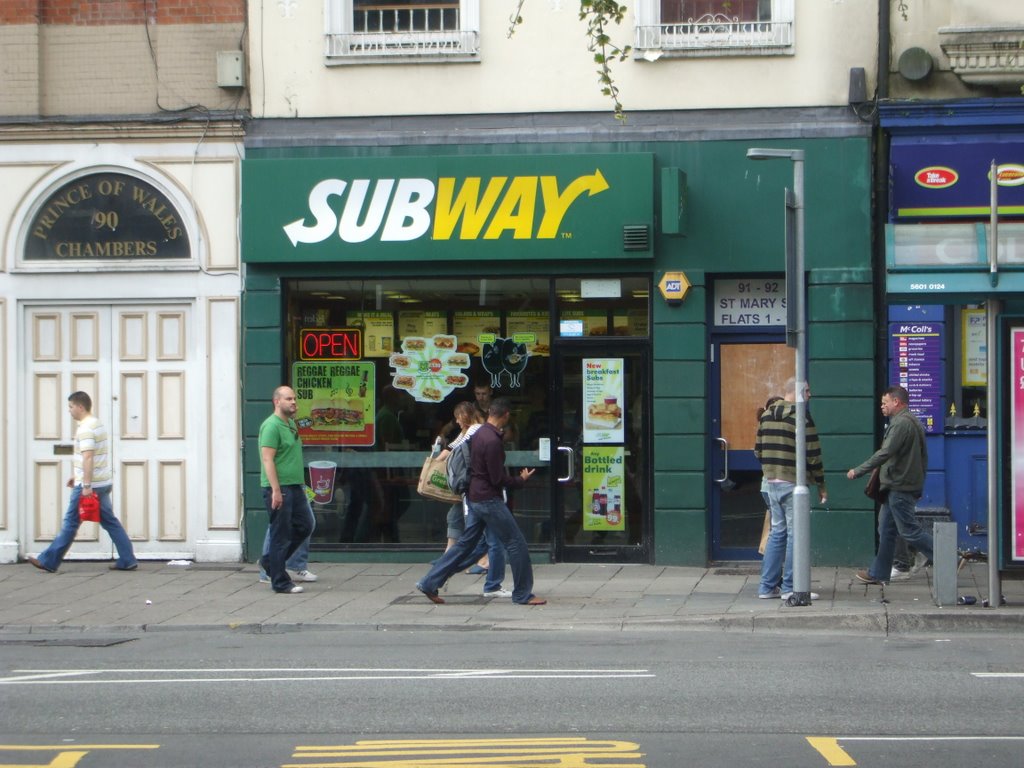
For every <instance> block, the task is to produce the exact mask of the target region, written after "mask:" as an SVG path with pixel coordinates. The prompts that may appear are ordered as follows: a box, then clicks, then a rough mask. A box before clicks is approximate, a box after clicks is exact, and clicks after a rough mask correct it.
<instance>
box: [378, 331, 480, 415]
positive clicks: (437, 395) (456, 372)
mask: <svg viewBox="0 0 1024 768" xmlns="http://www.w3.org/2000/svg"><path fill="white" fill-rule="evenodd" d="M458 346H459V345H458V338H457V337H455V336H452V335H450V334H446V333H444V334H436V335H434V336H407V337H406V338H404V339H402V349H401V351H400V352H395V353H394V354H392V355H391V356H390V357H389V358H388V365H390V366H391V368H392V371H391V375H392V379H391V383H392V385H394V387H395V389H402V390H405V391H406V392H408V393H409V394H410V395H411V396H412V398H413V399H414V400H417V401H419V402H421V403H439V402H441V401H442V400H444V399H445V398H446V397H448V395H450V394H451V393H452V391H453V390H455V389H459V388H461V387H465V386H468V384H469V376H468V375H467V374H465V373H463V369H465V368H468V367H469V354H468V353H466V352H459V351H458V349H457V348H458Z"/></svg>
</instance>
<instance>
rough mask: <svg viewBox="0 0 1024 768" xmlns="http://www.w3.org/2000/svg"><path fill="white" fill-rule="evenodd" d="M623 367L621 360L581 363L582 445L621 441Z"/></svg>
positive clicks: (622, 432)
mask: <svg viewBox="0 0 1024 768" xmlns="http://www.w3.org/2000/svg"><path fill="white" fill-rule="evenodd" d="M623 365H624V363H623V359H622V358H621V357H615V358H599V359H598V358H585V359H584V360H583V442H584V443H621V442H623V439H624V435H625V427H624V424H623V418H622V416H623V413H622V406H621V403H622V402H623Z"/></svg>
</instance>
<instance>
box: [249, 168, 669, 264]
mask: <svg viewBox="0 0 1024 768" xmlns="http://www.w3.org/2000/svg"><path fill="white" fill-rule="evenodd" d="M242 199H243V211H242V227H243V254H244V258H245V260H246V261H249V262H264V261H265V262H281V261H369V260H381V259H386V260H399V261H401V260H416V261H420V260H423V259H428V258H429V259H446V260H460V259H480V258H482V257H486V258H492V259H494V258H496V259H502V258H508V259H513V258H514V259H530V258H533V259H543V258H559V259H573V258H578V259H591V258H623V257H633V258H635V257H637V256H646V257H649V256H651V252H650V251H649V250H648V251H641V252H636V251H632V250H631V251H625V250H624V244H623V236H622V231H623V230H622V228H623V226H626V225H631V226H636V225H647V226H650V225H651V224H652V223H653V157H652V156H651V155H644V154H632V155H536V156H501V157H493V156H487V157H435V158H394V157H387V158H376V159H368V158H353V159H337V158H331V159H326V160H325V159H310V158H295V159H292V160H287V159H277V158H275V159H272V160H270V159H267V160H261V159H252V160H246V161H245V165H244V166H243V198H242Z"/></svg>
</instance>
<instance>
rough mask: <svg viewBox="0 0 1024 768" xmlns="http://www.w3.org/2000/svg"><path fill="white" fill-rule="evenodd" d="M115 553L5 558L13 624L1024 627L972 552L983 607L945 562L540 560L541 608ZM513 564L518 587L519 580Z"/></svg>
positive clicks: (1, 581)
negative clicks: (283, 584)
mask: <svg viewBox="0 0 1024 768" xmlns="http://www.w3.org/2000/svg"><path fill="white" fill-rule="evenodd" d="M107 566H108V562H85V561H66V562H65V563H64V564H63V565H62V566H61V569H60V571H59V572H58V573H56V574H48V573H44V572H42V571H39V570H37V569H36V568H33V567H32V566H31V565H30V564H29V563H18V564H8V565H0V595H2V597H0V633H2V634H10V633H32V634H43V633H53V632H55V631H58V630H63V631H86V630H99V631H106V632H152V631H169V630H187V629H192V630H197V629H199V630H210V629H226V628H227V629H235V630H240V631H249V632H281V631H295V630H301V629H304V628H315V629H372V630H383V629H390V630H439V629H460V630H469V629H477V630H500V629H504V630H566V629H580V630H586V629H590V630H601V631H621V630H659V629H706V630H724V631H735V632H766V631H798V632H807V631H823V632H844V633H866V634H876V635H888V634H893V633H908V632H938V633H948V632H979V631H997V632H999V631H1001V632H1017V631H1020V629H1021V627H1022V626H1024V581H1021V580H1016V579H1013V580H1011V579H1007V578H1005V577H1004V579H1003V584H1002V586H1003V590H1002V591H1003V595H1004V596H1005V598H1006V605H1004V606H1001V607H999V608H985V607H982V601H983V600H985V599H987V597H988V565H987V563H984V562H966V563H964V566H963V568H962V569H961V571H960V574H959V587H958V589H959V592H958V594H959V595H961V596H974V597H976V599H977V603H976V604H975V605H971V606H966V605H952V606H946V607H937V606H936V605H935V601H934V600H933V598H932V596H931V578H932V574H931V569H930V568H928V569H925V570H924V571H922V572H921V573H919V574H916V575H915V576H913V577H912V578H911V579H909V580H907V581H899V582H894V583H892V584H891V585H888V586H868V585H865V584H861V583H860V582H858V581H857V580H856V579H854V577H853V570H854V569H852V568H834V567H827V568H814V569H813V570H812V573H811V581H812V584H811V588H812V590H813V591H815V592H817V593H819V594H820V598H819V599H818V600H816V601H814V603H813V605H811V606H806V607H789V606H786V605H784V604H782V603H781V601H780V600H759V599H758V598H757V585H758V574H759V566H758V564H756V563H733V564H725V565H721V566H717V567H711V568H682V567H667V566H656V565H613V564H587V565H580V564H572V563H560V564H554V565H536V566H534V575H535V584H534V592H535V593H536V594H537V595H539V596H541V597H544V598H546V599H547V600H548V604H547V605H545V606H540V607H528V606H521V605H516V604H514V603H513V602H512V601H511V600H510V599H508V598H484V597H483V596H482V595H481V590H482V589H483V577H481V576H469V575H466V574H458V575H456V576H453V577H452V579H451V580H450V581H449V583H448V588H447V591H444V592H442V593H441V596H442V597H444V598H445V600H446V601H447V602H446V604H444V605H434V604H433V603H431V602H430V601H428V600H427V598H426V597H424V596H423V595H421V594H420V593H419V592H417V591H416V588H415V586H414V585H415V583H416V581H417V580H418V579H419V578H421V577H422V576H423V575H424V574H425V573H426V572H427V569H428V568H429V565H427V564H425V563H418V564H408V563H313V564H312V569H313V570H315V572H316V573H317V575H318V576H319V580H318V581H317V582H315V583H308V584H304V585H303V586H304V587H305V592H303V593H302V594H300V595H279V594H275V593H274V592H273V591H272V590H271V589H270V585H269V584H261V583H259V582H258V579H257V576H258V566H256V565H255V564H245V563H190V564H185V565H177V564H173V563H167V562H162V561H150V562H145V561H144V562H140V564H139V568H138V570H135V571H130V572H121V571H110V570H108V568H107ZM511 582H512V578H511V573H509V574H508V575H507V577H506V580H505V586H506V587H511Z"/></svg>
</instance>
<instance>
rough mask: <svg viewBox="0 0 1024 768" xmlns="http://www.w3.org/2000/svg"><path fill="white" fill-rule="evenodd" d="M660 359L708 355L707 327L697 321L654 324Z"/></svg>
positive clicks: (680, 358)
mask: <svg viewBox="0 0 1024 768" xmlns="http://www.w3.org/2000/svg"><path fill="white" fill-rule="evenodd" d="M654 349H655V350H657V356H658V360H659V361H660V360H700V361H703V360H704V359H705V358H706V357H707V329H706V327H705V326H704V325H703V324H701V325H697V324H696V323H693V324H689V325H684V324H680V323H672V324H670V325H669V324H664V325H658V324H655V326H654Z"/></svg>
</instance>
